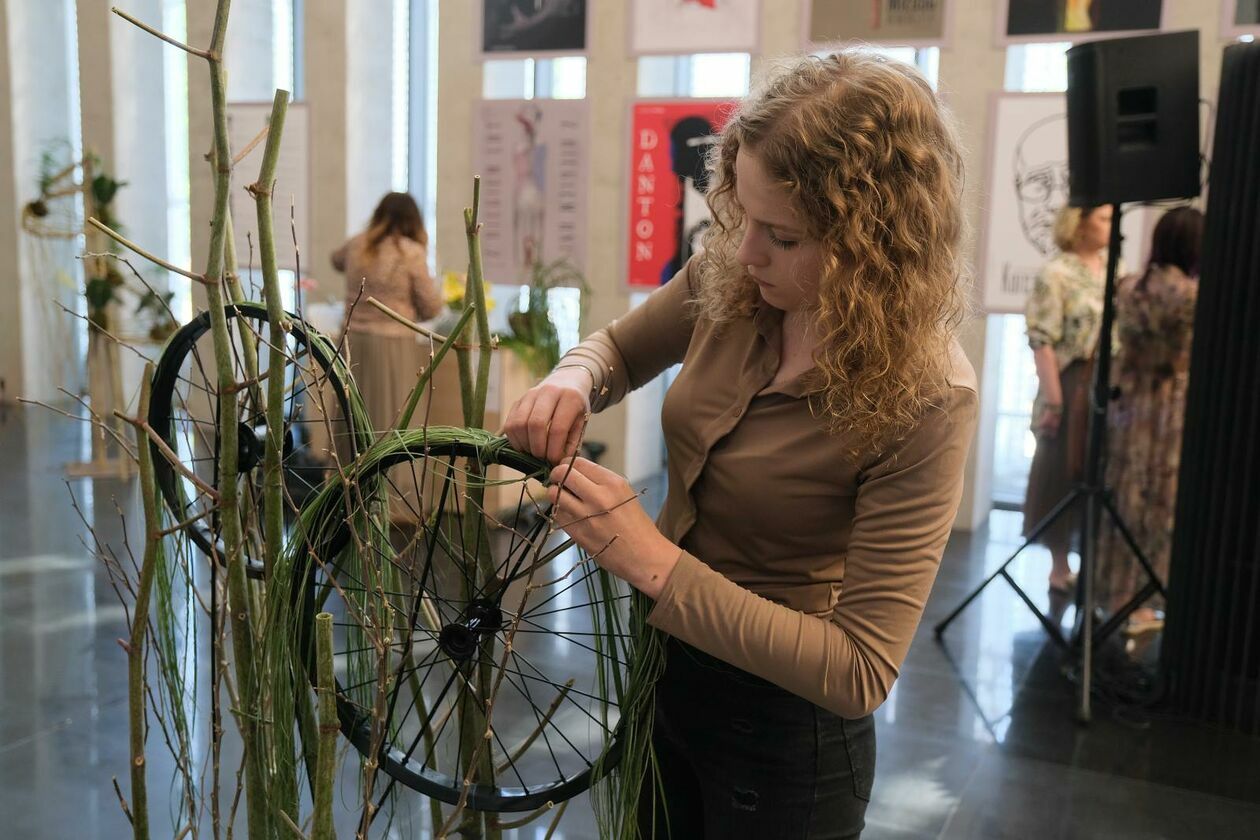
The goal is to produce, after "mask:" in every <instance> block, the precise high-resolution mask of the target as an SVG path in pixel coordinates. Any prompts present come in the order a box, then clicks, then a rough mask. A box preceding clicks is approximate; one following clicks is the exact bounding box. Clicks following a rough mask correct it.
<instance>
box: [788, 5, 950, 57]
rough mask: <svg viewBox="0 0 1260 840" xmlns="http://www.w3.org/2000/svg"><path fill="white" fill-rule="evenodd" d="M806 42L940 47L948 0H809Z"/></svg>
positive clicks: (807, 43)
mask: <svg viewBox="0 0 1260 840" xmlns="http://www.w3.org/2000/svg"><path fill="white" fill-rule="evenodd" d="M806 3H807V8H806V10H805V38H804V41H805V44H806V45H807V46H810V45H815V44H825V43H834V42H838V41H840V42H843V41H866V42H869V43H873V44H879V43H883V44H899V45H902V46H912V47H939V46H942V45H943V44H944V43H945V41H946V37H945V35H946V27H947V26H948V21H949V14H948V6H949V0H806Z"/></svg>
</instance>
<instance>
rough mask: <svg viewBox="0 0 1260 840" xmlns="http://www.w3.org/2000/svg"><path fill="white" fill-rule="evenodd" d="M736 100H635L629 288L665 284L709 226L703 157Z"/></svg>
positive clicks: (685, 260)
mask: <svg viewBox="0 0 1260 840" xmlns="http://www.w3.org/2000/svg"><path fill="white" fill-rule="evenodd" d="M735 105H736V101H735V100H733V99H688V100H682V101H677V102H637V103H635V105H634V113H633V115H632V118H631V130H632V132H633V134H632V137H633V140H632V142H631V146H630V216H629V220H630V230H629V232H628V233H629V237H630V245H629V248H628V255H629V265H628V273H627V277H628V279H629V283H630V285H631V286H639V287H649V288H652V287H656V286H659V285H661V284H662V283H666V282H668V281H669V279H670V278H671V277H673V276H674V275H675V274H676V273H678V270H679V269H681V268H682V267H683V265H684V264H685V263H686V262H687V260H688V259H689V258H690V257H691V255H692V254H693V253H695V252H696V250H697V249H698V248H699V247H700V242H701V239H702V237H703V236H704V231H705V229H706V228H708V226H709V218H710V216H709V206H708V205H707V204H706V203H705V200H704V195H705V192H706V191H707V190H708V172H707V171H706V170H705V159H706V157H707V155H708V153H709V150H710V149H711V148H712V147H713V144H714V143H716V142H717V135H718V132H720V131H721V130H722V126H723V125H725V124H726V120H727V117H728V115H729V114H730V113H731V111H732V110H733V109H734V108H735Z"/></svg>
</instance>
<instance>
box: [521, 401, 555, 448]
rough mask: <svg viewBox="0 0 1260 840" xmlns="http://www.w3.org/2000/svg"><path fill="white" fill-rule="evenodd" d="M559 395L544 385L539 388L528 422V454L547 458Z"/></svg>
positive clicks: (526, 430)
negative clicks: (548, 442)
mask: <svg viewBox="0 0 1260 840" xmlns="http://www.w3.org/2000/svg"><path fill="white" fill-rule="evenodd" d="M558 401H559V394H557V393H556V392H555V391H554V390H553V389H551V388H548V387H547V386H545V385H543V386H540V387H539V388H538V396H537V397H536V398H535V399H534V406H533V408H532V409H531V410H530V412H529V420H528V421H527V422H526V424H525V425H526V429H525V432H526V437H527V438H528V440H529V444H528V452H529V453H530V454H531V455H533V456H535V457H536V458H546V457H547V436H548V435H549V434H550V433H551V417H552V415H553V414H554V413H555V411H556V403H557V402H558Z"/></svg>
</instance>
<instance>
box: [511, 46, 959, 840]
mask: <svg viewBox="0 0 1260 840" xmlns="http://www.w3.org/2000/svg"><path fill="white" fill-rule="evenodd" d="M711 166H712V167H713V170H714V171H713V176H714V177H713V183H712V187H711V189H710V192H709V195H708V200H709V204H710V206H711V208H712V211H713V225H712V227H711V228H710V230H709V232H708V234H707V235H706V240H705V249H704V251H703V252H702V253H701V254H698V255H697V256H695V257H693V258H692V259H691V260H690V261H689V262H688V264H687V265H686V266H685V267H684V268H683V270H682V271H680V272H679V273H678V275H677V276H675V277H674V278H673V279H672V280H671V281H670V282H668V283H666V284H665V285H664V286H662V287H661V288H660V289H659V290H657V291H656V292H655V293H653V294H652V295H651V297H650V298H649V299H648V300H647V301H646V302H645V303H644V304H643V305H642V306H640V307H638V308H637V309H635V310H634V311H632V312H630V313H629V314H628V315H626V316H625V317H623V318H621V319H618V320H617V321H615V322H613V323H612V324H610V325H609V326H607V327H605V328H604V329H602V330H600V331H599V332H596V333H595V334H594V335H592V336H591V337H590V338H588V339H587V340H586V341H585V342H583V343H582V344H581V345H579V346H578V347H577V348H575V349H574V350H573V351H571V352H570V353H569V354H567V355H566V356H565V358H564V359H563V360H562V362H561V363H560V365H559V366H558V367H557V369H556V370H555V371H554V372H553V373H552V374H551V375H550V376H549V377H547V379H546V380H544V381H543V382H542V383H541V384H540V385H538V386H537V387H536V388H534V389H533V390H531V391H530V392H528V393H527V394H526V395H525V396H524V397H523V398H522V399H521V400H520V402H518V403H517V404H516V405H515V406H514V407H513V408H512V410H511V411H510V412H509V415H508V418H507V421H506V424H505V431H506V433H507V435H508V438H509V439H510V441H511V442H512V443H513V444H514V445H515V446H518V447H520V448H522V449H525V450H528V451H530V452H533V453H535V454H536V455H539V456H542V457H546V458H547V459H549V460H550V461H551V462H553V463H557V464H561V466H559V467H557V468H556V470H555V472H553V474H552V478H553V480H554V481H555V482H557V483H559V482H561V481H563V487H562V488H560V487H557V486H553V487H552V490H551V495H552V499H553V501H556V502H557V503H558V504H559V506H560V509H561V511H562V512H561V514H560V515H559V517H558V518H559V521H560V522H561V523H562V524H564V523H568V524H567V527H566V530H567V531H568V532H569V534H570V535H571V536H572V537H573V538H574V540H575V541H576V542H577V543H578V544H579V545H580V546H582V547H583V548H585V549H586V550H587V551H589V552H591V553H597V552H598V558H597V559H598V562H599V563H600V564H601V565H602V566H603V567H604V568H606V569H607V570H609V571H610V572H611V573H613V574H615V575H617V576H618V577H621V578H624V579H625V580H626V581H628V582H629V583H630V584H632V585H633V586H635V587H636V588H638V589H640V590H641V591H642V592H644V593H645V594H646V595H648V596H649V597H650V598H652V599H653V600H654V601H655V605H654V607H653V609H652V611H651V613H650V614H649V616H648V618H647V621H648V623H649V624H650V625H652V626H654V627H656V628H658V629H659V630H661V631H664V632H665V633H666V634H668V640H667V642H666V659H667V661H666V667H665V671H664V674H663V676H662V677H661V679H660V681H659V683H658V684H657V688H656V694H655V697H656V712H655V724H654V737H653V743H654V749H655V754H656V758H657V768H658V775H654V776H653V777H652V778H651V781H650V783H647V784H645V785H644V787H643V793H642V797H641V806H640V828H641V833H642V834H643V835H644V836H651V837H675V838H700V837H712V838H716V837H720V838H765V837H776V838H793V840H796V838H824V837H825V838H836V837H857V836H858V835H859V834H860V832H861V830H862V827H863V824H864V822H863V821H864V814H865V810H866V803H867V801H868V800H869V797H870V792H871V784H872V779H873V775H874V763H875V740H874V724H873V720H872V717H871V715H872V712H874V710H875V709H876V708H878V707H879V705H880V704H881V703H883V702H884V700H885V698H887V696H888V692H889V689H890V688H891V687H892V683H893V681H894V680H895V679H896V676H897V671H898V668H899V667H900V665H901V662H902V660H903V659H904V658H905V655H906V651H907V649H908V648H909V646H910V641H911V639H912V638H913V636H914V632H915V628H916V627H917V625H918V623H919V618H920V616H921V615H922V612H923V606H924V602H925V601H926V600H927V596H928V592H929V590H930V589H931V586H932V582H933V580H934V578H935V575H936V570H937V567H938V565H939V563H940V559H941V553H942V551H943V549H944V547H945V541H946V539H947V538H948V536H949V532H950V528H951V525H952V524H953V520H954V516H955V513H956V512H957V508H958V504H959V499H960V496H961V494H962V481H963V479H962V473H963V464H964V461H965V460H966V456H967V448H968V445H969V442H970V440H971V437H972V433H973V431H974V428H975V422H976V407H977V398H976V383H975V375H974V373H973V371H972V370H971V367H970V365H969V364H968V363H967V361H966V359H965V357H964V356H963V354H962V352H961V349H960V348H959V347H958V344H957V342H956V340H955V338H954V330H955V327H956V325H957V323H958V321H959V320H960V313H961V298H962V295H961V290H960V278H959V274H960V270H959V263H960V259H959V248H960V240H961V236H962V228H963V222H962V206H961V190H962V171H961V165H960V155H959V149H958V142H957V139H956V137H955V133H954V129H953V127H952V125H951V122H950V119H949V117H948V116H947V114H946V113H945V110H944V108H943V106H942V105H941V104H940V102H939V101H938V99H937V98H936V96H935V95H934V94H933V92H932V90H931V89H930V88H929V86H928V85H927V83H926V82H925V81H924V80H923V78H922V77H921V76H920V75H919V73H918V72H917V71H916V70H914V69H913V68H912V67H909V66H907V65H904V64H901V63H898V62H893V61H887V60H885V59H883V58H880V57H876V56H873V55H869V54H864V53H860V52H842V53H839V54H836V55H832V56H829V57H827V58H806V59H803V60H800V61H799V62H797V63H795V64H793V65H791V66H789V67H785V68H783V69H781V70H779V71H778V72H777V73H775V74H773V76H772V78H770V79H769V80H768V81H767V83H766V84H765V85H764V86H763V87H762V88H761V89H760V90H759V91H757V92H755V93H753V94H752V95H751V96H749V97H748V99H747V100H745V101H744V102H743V103H742V105H741V106H740V107H739V108H738V109H737V110H736V112H735V113H734V114H733V116H732V117H731V119H730V121H729V123H728V124H727V126H726V127H725V129H724V130H723V131H722V135H721V139H720V141H719V143H718V145H717V147H716V150H715V152H714V156H713V159H712V161H711ZM678 362H682V370H681V372H680V373H679V375H678V377H677V379H676V380H675V381H674V384H673V385H672V387H671V388H670V390H669V393H668V395H667V396H666V398H665V404H664V410H663V412H662V421H663V424H664V431H665V437H666V442H667V444H668V453H669V454H668V473H669V490H668V495H667V499H666V501H665V505H664V508H663V510H662V511H661V514H660V517H659V519H658V520H657V522H656V523H655V524H653V522H652V521H651V520H650V519H649V518H648V516H647V514H646V513H645V512H644V510H643V508H642V507H641V506H640V505H639V504H638V503H637V502H636V501H634V497H635V494H634V491H633V489H632V488H631V487H630V485H629V484H628V483H627V482H626V480H625V479H624V478H622V477H621V476H619V475H617V474H616V473H613V472H611V471H609V470H607V469H605V468H603V467H601V466H598V465H596V464H594V463H591V462H589V461H586V460H583V459H580V458H579V459H577V460H576V461H574V462H573V465H572V469H571V470H570V468H569V464H568V457H569V456H570V455H571V453H572V452H573V451H574V447H575V446H576V444H577V441H578V438H579V437H580V434H581V431H582V428H583V426H584V424H585V419H586V417H587V415H588V412H590V411H600V410H602V409H603V408H605V407H607V406H609V405H611V404H613V403H615V402H617V401H618V400H620V399H621V398H622V397H624V396H625V394H626V393H627V392H628V391H630V390H632V389H634V388H637V387H639V386H641V385H643V384H644V383H646V382H648V381H649V380H651V379H652V378H653V377H655V376H656V375H657V374H658V373H660V372H661V371H662V370H664V369H665V368H667V367H669V366H670V365H673V364H675V363H678Z"/></svg>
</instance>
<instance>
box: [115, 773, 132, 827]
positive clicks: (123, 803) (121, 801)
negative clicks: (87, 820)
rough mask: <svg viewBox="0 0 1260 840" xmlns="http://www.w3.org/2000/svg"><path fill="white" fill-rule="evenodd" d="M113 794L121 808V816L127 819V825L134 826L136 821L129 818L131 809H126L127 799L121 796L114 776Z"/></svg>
mask: <svg viewBox="0 0 1260 840" xmlns="http://www.w3.org/2000/svg"><path fill="white" fill-rule="evenodd" d="M113 779H114V793H115V794H117V795H118V804H119V805H121V806H122V811H123V816H124V817H126V818H127V823H128V825H135V824H136V821H135V820H134V819H133V818H132V816H131V809H130V808H128V807H127V798H126V797H125V796H123V792H122V788H121V787H119V786H118V777H117V776H114V777H113Z"/></svg>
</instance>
